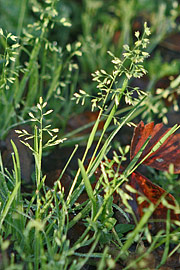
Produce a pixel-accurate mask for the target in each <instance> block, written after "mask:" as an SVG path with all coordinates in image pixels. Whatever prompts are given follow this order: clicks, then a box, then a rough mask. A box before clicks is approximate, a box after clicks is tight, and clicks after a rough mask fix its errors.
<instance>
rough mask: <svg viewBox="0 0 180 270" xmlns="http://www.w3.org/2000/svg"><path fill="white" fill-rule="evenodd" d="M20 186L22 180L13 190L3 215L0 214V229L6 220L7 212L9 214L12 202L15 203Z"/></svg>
mask: <svg viewBox="0 0 180 270" xmlns="http://www.w3.org/2000/svg"><path fill="white" fill-rule="evenodd" d="M19 187H20V182H19V183H17V184H16V186H15V188H14V190H13V192H12V193H11V195H10V197H9V199H8V201H7V203H6V206H5V208H4V209H3V211H2V213H1V215H0V230H1V228H2V224H3V222H4V219H5V218H6V216H7V214H8V211H9V209H10V207H11V204H12V203H13V201H14V199H15V197H16V196H17V193H18V190H19Z"/></svg>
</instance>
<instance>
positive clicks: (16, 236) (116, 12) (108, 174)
mask: <svg viewBox="0 0 180 270" xmlns="http://www.w3.org/2000/svg"><path fill="white" fill-rule="evenodd" d="M79 2H81V3H79ZM79 2H78V1H77V2H76V1H73V0H71V1H65V0H64V1H58V0H46V1H35V0H31V1H30V0H29V1H28V0H27V1H19V2H18V4H17V6H16V8H17V9H18V14H19V15H17V12H16V10H13V9H12V8H11V6H12V5H13V1H12V0H9V1H8V5H4V4H2V11H1V12H2V14H3V16H6V17H5V18H6V20H4V19H0V26H1V28H0V55H1V57H0V58H1V59H0V70H1V75H0V99H1V102H0V111H1V119H0V131H1V132H0V134H1V140H2V142H5V138H6V137H8V134H9V130H11V129H13V130H16V134H17V135H18V136H19V140H21V142H22V144H24V145H25V146H26V147H27V149H30V151H31V152H32V155H33V158H34V163H33V164H32V175H31V179H30V183H25V181H24V179H23V177H22V168H21V167H22V166H24V165H22V159H21V154H22V153H21V152H22V150H21V149H20V148H19V147H17V145H16V143H15V139H14V138H15V137H12V140H11V145H12V147H11V152H12V154H11V155H12V167H13V168H12V170H8V169H7V168H6V166H5V165H4V163H5V157H4V156H5V152H4V151H3V149H2V155H1V157H0V257H1V259H0V269H7V270H8V269H9V270H10V269H30V270H31V269H49V268H50V267H51V268H52V269H63V270H66V269H67V270H73V269H74V270H79V269H87V268H88V267H89V268H88V269H97V270H103V269H115V265H116V267H118V269H151V268H150V266H149V263H148V259H147V258H152V257H151V256H153V254H155V253H157V254H158V250H159V249H160V248H162V247H164V248H163V254H162V256H161V255H158V256H159V262H158V263H156V266H155V267H156V269H161V266H163V265H165V264H166V263H167V261H168V260H169V258H171V257H173V254H178V252H179V245H180V242H179V223H178V222H177V226H175V225H174V224H171V221H170V211H168V214H167V220H166V221H165V222H166V230H164V229H163V227H162V230H159V231H158V232H157V233H156V234H152V232H151V231H150V229H149V227H148V220H149V218H150V217H151V215H152V213H153V212H154V211H155V208H156V206H155V205H153V204H152V203H151V204H150V205H149V208H148V210H147V211H146V212H145V214H144V215H143V217H142V218H141V219H140V220H137V218H136V215H135V213H134V212H133V209H132V207H131V206H130V203H129V201H130V195H129V194H127V193H125V192H124V189H123V183H126V182H127V181H128V177H129V176H130V175H131V174H132V173H133V172H134V170H135V169H136V168H137V167H139V166H140V163H138V162H137V161H138V159H139V157H140V155H141V153H142V151H143V149H144V148H145V146H146V145H147V143H148V140H147V141H146V142H145V144H144V145H143V146H142V148H141V149H140V151H139V153H138V154H137V155H136V156H135V158H134V159H133V160H132V161H131V162H128V158H127V155H128V152H129V146H128V145H127V144H128V142H127V143H126V144H125V145H122V143H121V141H120V139H119V138H118V139H117V136H118V134H121V136H122V137H126V134H124V133H123V131H122V130H123V128H124V127H125V126H126V125H129V126H131V129H132V126H136V124H137V123H138V122H139V121H140V120H143V121H144V122H149V121H155V122H159V121H160V122H161V121H162V122H164V124H167V123H168V113H169V112H174V111H175V112H176V113H178V112H179V107H178V95H179V89H180V86H179V85H180V80H179V74H178V71H179V66H180V63H179V60H178V59H176V58H175V59H173V60H172V59H170V57H169V59H167V60H164V59H163V55H162V54H163V50H162V47H161V46H162V42H163V41H164V40H165V38H166V37H167V36H168V35H170V34H171V33H173V32H176V31H178V29H179V25H178V22H177V18H178V16H179V12H180V10H179V7H178V5H177V3H176V2H172V3H171V1H169V2H167V3H166V1H162V2H161V3H160V4H159V3H149V1H146V0H145V1H128V2H127V1H124V0H123V1H107V2H105V1H101V0H100V1H97V0H93V1H87V0H82V1H79ZM6 14H8V15H6ZM14 18H15V19H14ZM14 21H16V23H13V22H14ZM146 21H147V22H148V23H147V22H146ZM5 22H6V23H5ZM109 22H111V23H109ZM91 74H92V78H91V76H90V75H91ZM166 76H168V77H170V80H169V85H168V86H167V87H165V89H163V88H161V89H160V88H158V89H156V84H157V83H158V82H159V80H160V79H162V78H164V77H166ZM173 76H174V77H173ZM144 78H146V79H147V82H146V86H145V89H141V87H139V85H142V84H143V83H144V82H145V79H144ZM141 82H142V84H141ZM136 83H137V86H136V85H135V84H136ZM167 101H168V102H169V104H168V106H166V104H167ZM90 110H92V111H96V112H98V115H97V117H96V119H95V121H93V122H91V123H87V122H86V123H85V124H84V126H82V127H79V126H77V129H76V130H70V131H67V130H68V124H69V119H70V118H71V116H72V115H73V114H75V115H77V119H78V117H79V116H78V115H79V114H80V113H83V112H84V111H90ZM92 114H93V113H92ZM101 123H103V128H102V130H100V129H99V125H100V124H101ZM24 124H28V125H29V126H31V131H27V130H26V129H25V128H24V127H23V125H24ZM77 125H78V124H77ZM87 126H88V127H89V126H91V127H92V129H91V131H88V133H87V132H86V134H84V133H83V131H84V130H85V129H86V128H87ZM177 128H178V127H177V125H175V126H174V127H173V128H172V129H171V130H170V131H169V132H168V133H167V134H166V135H165V136H164V137H163V138H162V139H161V140H160V142H159V143H157V144H156V145H155V146H154V147H153V148H152V150H151V152H150V153H149V154H148V156H149V155H150V154H151V153H152V152H154V151H156V150H157V149H158V148H159V147H160V145H161V144H162V143H163V142H164V141H165V140H166V139H168V137H169V136H170V135H171V134H172V133H174V132H175V131H176V130H177ZM79 132H81V134H82V135H80V136H78V135H77V134H79ZM77 143H78V145H77ZM129 143H130V142H129ZM69 145H70V146H73V150H72V152H71V154H70V155H69V158H68V160H67V162H66V164H65V166H64V167H63V168H58V169H61V170H60V174H59V177H58V179H56V181H54V185H53V187H51V188H49V187H48V183H47V182H46V180H47V179H46V173H44V170H43V166H42V164H43V162H44V158H45V157H46V156H47V155H48V154H50V153H53V151H57V149H60V151H61V152H60V153H61V155H63V154H64V153H65V151H66V150H67V149H68V146H69ZM82 145H83V146H84V151H83V155H82V157H79V158H78V168H77V170H74V171H72V170H71V167H70V163H71V162H72V161H74V160H76V159H77V158H76V153H77V151H78V148H79V149H80V148H81V146H82ZM6 147H7V145H6ZM92 148H93V153H92V151H91V149H92ZM112 148H113V154H111V152H112ZM110 155H111V157H112V158H111V160H109V156H110ZM148 156H146V157H145V158H147V157H148ZM89 157H90V158H89ZM145 158H144V159H145ZM144 159H143V160H144ZM87 160H88V162H87ZM102 161H103V162H102ZM50 162H51V161H49V163H50ZM124 163H127V164H128V165H127V166H126V169H125V170H124V171H123V172H121V173H119V171H121V164H124ZM141 163H142V161H141ZM115 164H116V166H114V165H115ZM147 174H148V176H149V178H150V177H152V178H153V177H155V178H156V179H155V181H156V182H157V183H160V184H162V185H165V189H166V190H167V191H168V190H169V186H170V188H171V191H172V193H173V194H174V195H175V196H176V198H177V200H178V194H177V193H178V192H177V190H178V188H179V181H178V179H177V178H178V176H176V177H175V176H174V175H173V174H172V173H168V172H162V173H161V172H160V173H158V172H157V171H155V170H154V169H149V170H148V171H147ZM67 175H68V177H70V183H71V184H69V182H66V180H67V179H66V177H67ZM64 179H65V180H64ZM150 179H151V178H150ZM110 180H111V181H110ZM165 183H166V184H165ZM116 191H117V193H116ZM131 191H132V190H131ZM115 194H116V195H115ZM117 194H118V196H119V197H118V202H114V200H116V198H117ZM113 196H114V199H113ZM120 198H121V199H120ZM141 199H142V198H141ZM161 200H163V198H161V199H160V201H161ZM159 203H160V202H159ZM123 205H124V206H123ZM175 210H178V206H175ZM117 215H118V216H120V218H117ZM123 220H125V221H123ZM143 245H144V246H143ZM134 246H135V251H133V247H134ZM139 250H141V251H139ZM142 250H143V252H142ZM172 260H173V259H172ZM143 267H144V268H143Z"/></svg>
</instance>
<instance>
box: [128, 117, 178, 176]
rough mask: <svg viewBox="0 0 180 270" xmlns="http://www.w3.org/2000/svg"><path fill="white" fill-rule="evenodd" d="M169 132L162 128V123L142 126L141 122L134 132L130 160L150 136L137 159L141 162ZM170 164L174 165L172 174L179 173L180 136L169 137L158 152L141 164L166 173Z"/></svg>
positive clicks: (167, 129)
mask: <svg viewBox="0 0 180 270" xmlns="http://www.w3.org/2000/svg"><path fill="white" fill-rule="evenodd" d="M169 130H170V128H167V127H165V126H163V124H162V123H161V124H157V125H155V126H154V123H153V122H151V123H149V124H147V125H144V123H143V122H142V121H141V122H140V123H139V125H138V126H137V127H136V128H135V130H134V135H133V138H132V141H131V154H130V158H131V159H133V158H134V157H135V155H136V154H137V153H138V151H139V150H140V148H141V147H142V146H143V144H144V143H145V141H146V140H147V139H148V137H149V136H151V139H150V141H149V143H148V144H147V146H146V148H145V149H144V151H143V153H142V155H141V157H140V158H139V161H141V160H142V159H143V158H144V157H145V156H146V155H147V154H148V153H149V152H150V151H151V149H152V148H153V147H154V146H155V145H156V143H158V142H159V140H160V139H161V138H162V137H163V136H164V135H165V134H166V133H167V132H168V131H169ZM171 163H172V164H173V165H174V173H180V134H172V135H171V136H169V138H168V139H167V140H166V141H165V142H164V143H163V144H162V145H161V146H160V147H159V148H158V150H157V151H155V152H154V153H152V154H151V155H150V156H149V157H148V158H147V159H146V160H145V161H144V162H143V164H145V165H148V166H151V167H153V168H155V169H158V170H161V171H168V170H169V165H170V164H171Z"/></svg>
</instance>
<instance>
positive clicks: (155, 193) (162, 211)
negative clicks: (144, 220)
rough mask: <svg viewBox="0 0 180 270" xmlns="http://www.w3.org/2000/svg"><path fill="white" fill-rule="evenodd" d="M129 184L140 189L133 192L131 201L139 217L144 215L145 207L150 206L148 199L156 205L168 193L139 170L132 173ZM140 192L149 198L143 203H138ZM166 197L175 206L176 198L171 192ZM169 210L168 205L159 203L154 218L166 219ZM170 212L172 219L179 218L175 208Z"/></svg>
mask: <svg viewBox="0 0 180 270" xmlns="http://www.w3.org/2000/svg"><path fill="white" fill-rule="evenodd" d="M128 184H129V185H130V186H131V187H133V188H134V189H135V190H137V191H138V193H134V194H131V196H132V197H133V199H134V200H133V201H132V202H131V201H130V204H131V207H132V208H133V210H134V212H135V214H136V216H137V218H140V217H142V216H143V214H144V211H145V208H148V207H149V202H148V200H149V201H151V202H152V203H153V204H154V205H156V204H157V203H158V201H159V200H160V198H161V197H162V196H164V195H165V193H166V191H165V190H164V189H163V188H161V187H160V186H158V185H156V184H154V183H152V182H151V181H150V180H149V179H148V178H146V177H145V176H143V175H142V174H140V173H138V172H134V173H132V175H131V176H130V178H129V182H128ZM139 193H140V194H142V195H144V196H145V197H146V198H147V199H148V200H145V201H143V202H142V203H140V204H138V203H137V199H138V197H139V196H140V194H139ZM165 199H166V201H167V202H168V203H169V204H170V205H173V206H175V199H174V197H173V196H172V195H171V194H170V193H168V194H167V195H166V196H165ZM167 210H168V209H167V208H166V206H164V205H163V204H162V203H159V205H158V206H157V208H156V209H155V211H154V212H153V214H152V219H163V220H166V218H167ZM170 213H171V220H179V215H178V214H176V213H175V212H174V211H173V210H171V212H170Z"/></svg>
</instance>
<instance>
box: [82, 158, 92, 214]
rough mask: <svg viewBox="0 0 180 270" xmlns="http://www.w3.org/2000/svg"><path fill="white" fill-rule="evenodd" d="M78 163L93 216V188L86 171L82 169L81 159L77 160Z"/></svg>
mask: <svg viewBox="0 0 180 270" xmlns="http://www.w3.org/2000/svg"><path fill="white" fill-rule="evenodd" d="M78 164H79V168H80V170H81V174H82V177H83V180H84V184H85V187H86V191H87V194H88V196H89V199H90V201H91V202H92V206H93V216H95V214H96V198H95V196H94V194H93V189H92V186H91V183H90V181H89V178H88V176H87V174H86V171H85V169H84V166H83V164H82V162H81V160H78Z"/></svg>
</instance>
